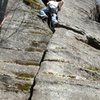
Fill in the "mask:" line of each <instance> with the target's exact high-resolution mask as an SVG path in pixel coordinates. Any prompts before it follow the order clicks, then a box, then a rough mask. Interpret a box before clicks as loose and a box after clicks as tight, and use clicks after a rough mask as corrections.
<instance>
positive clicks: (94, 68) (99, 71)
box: [87, 66, 100, 73]
mask: <svg viewBox="0 0 100 100" xmlns="http://www.w3.org/2000/svg"><path fill="white" fill-rule="evenodd" d="M87 69H88V70H91V71H94V72H98V73H100V69H99V68H97V67H93V66H89V67H87Z"/></svg>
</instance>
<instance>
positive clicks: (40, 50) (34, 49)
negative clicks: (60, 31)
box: [25, 47, 44, 52]
mask: <svg viewBox="0 0 100 100" xmlns="http://www.w3.org/2000/svg"><path fill="white" fill-rule="evenodd" d="M25 51H29V52H33V51H37V52H43V51H44V50H43V49H40V48H32V47H30V48H26V49H25Z"/></svg>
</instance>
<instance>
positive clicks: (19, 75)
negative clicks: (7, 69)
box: [15, 73, 34, 80]
mask: <svg viewBox="0 0 100 100" xmlns="http://www.w3.org/2000/svg"><path fill="white" fill-rule="evenodd" d="M15 74H16V76H17V77H16V78H17V79H21V80H29V78H33V77H34V75H33V74H29V73H15Z"/></svg>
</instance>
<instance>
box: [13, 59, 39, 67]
mask: <svg viewBox="0 0 100 100" xmlns="http://www.w3.org/2000/svg"><path fill="white" fill-rule="evenodd" d="M15 63H16V64H20V65H35V66H39V63H38V62H36V61H34V60H27V61H24V60H16V61H15Z"/></svg>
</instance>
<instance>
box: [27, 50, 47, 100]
mask: <svg viewBox="0 0 100 100" xmlns="http://www.w3.org/2000/svg"><path fill="white" fill-rule="evenodd" d="M46 52H47V50H45V51H44V53H43V56H42V59H41V61H40V63H39V66H40V67H39V69H38V71H37V73H36V75H35V76H34V80H33V84H32V86H31V88H30V96H29V98H28V100H31V99H32V96H33V93H34V86H35V85H36V77H37V75H38V73H39V71H40V69H41V63H42V62H43V60H44V57H45V55H46Z"/></svg>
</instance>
